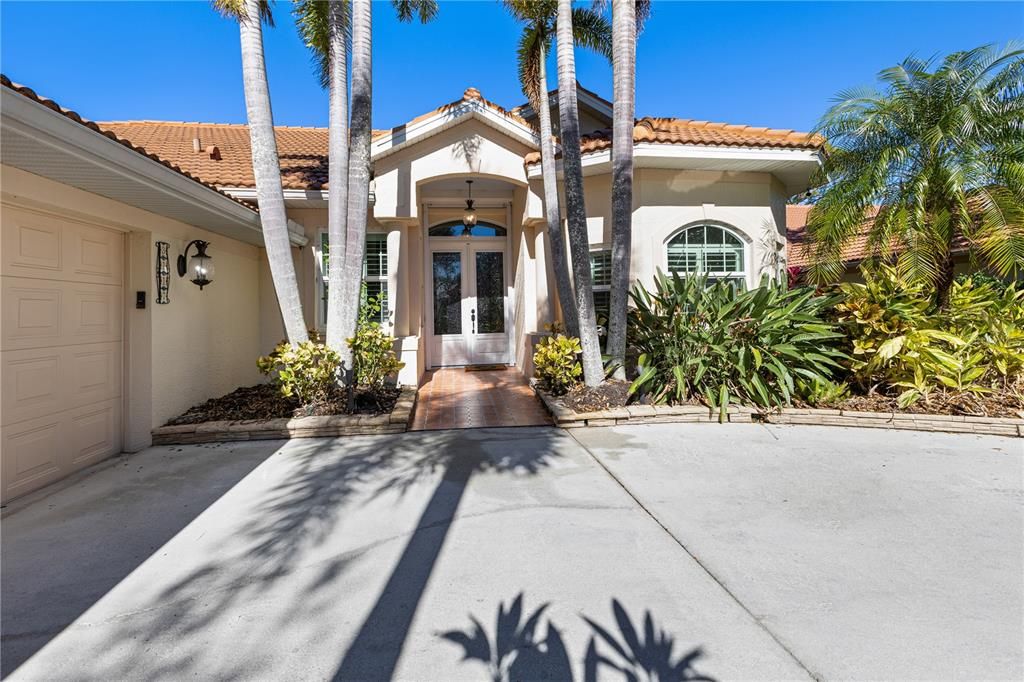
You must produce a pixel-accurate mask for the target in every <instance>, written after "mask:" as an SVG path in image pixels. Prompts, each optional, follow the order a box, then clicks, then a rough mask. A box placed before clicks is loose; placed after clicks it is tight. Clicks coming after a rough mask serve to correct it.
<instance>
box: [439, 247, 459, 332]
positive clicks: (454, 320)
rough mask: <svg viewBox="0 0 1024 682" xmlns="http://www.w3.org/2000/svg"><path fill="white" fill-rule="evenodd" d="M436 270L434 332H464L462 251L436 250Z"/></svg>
mask: <svg viewBox="0 0 1024 682" xmlns="http://www.w3.org/2000/svg"><path fill="white" fill-rule="evenodd" d="M432 256H433V270H434V334H435V335H436V336H442V335H445V334H461V333H462V253H461V252H436V253H434V254H432Z"/></svg>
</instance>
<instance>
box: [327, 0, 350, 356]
mask: <svg viewBox="0 0 1024 682" xmlns="http://www.w3.org/2000/svg"><path fill="white" fill-rule="evenodd" d="M327 17H328V50H329V51H330V68H331V73H330V123H329V129H328V186H327V238H328V276H327V345H328V346H330V347H331V348H333V349H334V350H335V351H337V352H338V353H343V352H344V350H345V348H346V346H347V345H348V344H347V343H346V339H347V338H348V337H346V336H345V331H344V326H345V325H344V324H343V318H342V310H343V308H344V304H343V301H344V298H343V293H344V292H343V289H344V284H343V282H344V277H343V269H344V267H345V240H346V237H347V235H346V231H345V230H346V220H345V219H346V217H347V211H348V73H347V70H348V63H347V60H348V56H347V54H346V45H345V22H346V18H345V5H344V0H332V1H331V3H330V5H329V7H328V15H327Z"/></svg>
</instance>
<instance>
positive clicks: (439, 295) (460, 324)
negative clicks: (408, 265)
mask: <svg viewBox="0 0 1024 682" xmlns="http://www.w3.org/2000/svg"><path fill="white" fill-rule="evenodd" d="M466 179H473V180H474V183H473V197H474V205H475V208H476V212H477V220H476V222H475V224H473V225H470V226H467V225H466V224H465V222H464V220H463V212H464V210H465V205H466V204H465V201H466V197H468V187H467V185H466V183H465V181H466ZM514 191H515V186H514V185H513V184H511V183H508V182H504V181H501V180H497V179H493V178H486V177H476V178H465V177H459V178H445V179H442V180H438V181H435V182H433V183H429V184H426V185H424V186H423V187H421V197H422V199H423V200H424V204H425V209H424V215H423V231H424V235H423V236H424V244H425V248H424V270H423V271H424V274H425V277H424V313H425V314H424V332H425V334H424V337H425V339H424V341H425V350H426V366H427V368H428V369H430V368H440V367H463V366H480V365H497V366H503V365H509V364H513V363H514V352H513V326H514V320H513V305H512V302H513V295H514V294H513V282H514V281H515V276H514V273H513V272H512V270H513V263H512V262H511V258H512V248H511V246H512V242H511V239H512V233H513V227H514V225H513V223H514V220H513V216H512V203H513V195H514Z"/></svg>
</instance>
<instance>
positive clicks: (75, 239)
mask: <svg viewBox="0 0 1024 682" xmlns="http://www.w3.org/2000/svg"><path fill="white" fill-rule="evenodd" d="M72 234H73V236H72V238H71V239H69V240H67V249H68V255H69V258H68V261H69V269H70V271H71V272H70V275H71V276H70V277H69V279H73V280H74V281H76V282H80V281H88V282H97V283H103V284H120V283H121V270H122V268H123V263H124V251H123V249H124V246H123V245H124V240H123V239H122V237H121V234H120V233H118V232H112V231H110V230H104V229H102V228H92V227H86V226H81V227H79V228H78V229H76V230H74V231H73V233H72Z"/></svg>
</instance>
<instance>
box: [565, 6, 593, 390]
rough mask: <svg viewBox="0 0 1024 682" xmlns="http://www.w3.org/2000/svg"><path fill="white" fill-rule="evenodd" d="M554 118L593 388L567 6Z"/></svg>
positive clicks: (586, 375) (587, 374) (586, 372)
mask: <svg viewBox="0 0 1024 682" xmlns="http://www.w3.org/2000/svg"><path fill="white" fill-rule="evenodd" d="M555 33H556V35H557V38H558V43H557V44H558V50H557V52H558V112H559V120H560V123H561V129H562V135H561V137H562V176H563V178H564V183H565V209H566V219H567V222H568V225H569V251H570V253H571V254H572V273H573V278H574V280H575V285H576V287H575V289H576V309H577V311H578V314H579V326H580V334H579V336H580V346H582V348H583V382H584V383H585V384H586V385H587V386H591V387H593V386H598V385H600V384H601V382H602V381H603V380H604V368H603V366H602V364H601V346H600V343H599V341H598V338H597V317H596V315H595V314H594V294H593V289H592V287H591V283H590V238H589V237H588V235H587V209H586V206H585V205H584V198H583V163H582V160H581V159H580V121H579V111H578V109H577V106H576V57H575V55H574V54H573V49H574V40H573V32H572V0H558V21H557V25H556V31H555Z"/></svg>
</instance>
